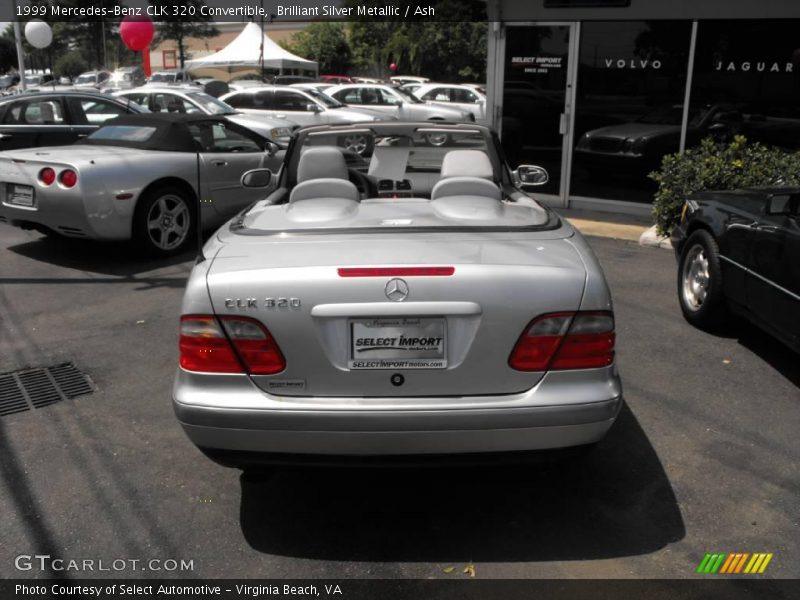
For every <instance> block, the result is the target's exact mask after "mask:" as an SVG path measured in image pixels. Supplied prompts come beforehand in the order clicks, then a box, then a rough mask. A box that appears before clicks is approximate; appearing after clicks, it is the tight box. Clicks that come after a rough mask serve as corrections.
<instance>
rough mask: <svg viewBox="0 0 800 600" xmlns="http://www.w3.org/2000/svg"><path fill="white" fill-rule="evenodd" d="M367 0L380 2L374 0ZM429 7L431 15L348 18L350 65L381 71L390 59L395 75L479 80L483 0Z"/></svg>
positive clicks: (448, 0)
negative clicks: (398, 18)
mask: <svg viewBox="0 0 800 600" xmlns="http://www.w3.org/2000/svg"><path fill="white" fill-rule="evenodd" d="M371 2H372V3H373V4H374V3H376V2H377V3H379V4H383V2H380V0H371ZM362 3H363V4H368V3H369V2H367V1H363V2H362ZM353 6H357V4H353ZM413 6H414V5H413V4H412V7H413ZM435 9H436V14H435V20H430V19H425V20H414V19H407V20H404V21H369V22H367V21H358V22H352V23H350V24H349V40H350V46H351V48H352V54H353V63H354V65H356V67H357V68H359V69H360V70H362V71H363V72H365V73H369V74H372V75H378V76H385V75H386V74H387V73H388V71H387V69H388V65H389V64H391V63H396V64H397V73H398V74H408V75H423V76H425V77H430V78H431V79H437V80H450V81H464V80H471V81H484V80H485V79H486V34H487V30H488V25H487V22H486V20H485V3H483V4H482V3H479V2H472V1H471V0H441V1H440V2H437V3H436V6H435ZM480 15H483V20H481V19H480Z"/></svg>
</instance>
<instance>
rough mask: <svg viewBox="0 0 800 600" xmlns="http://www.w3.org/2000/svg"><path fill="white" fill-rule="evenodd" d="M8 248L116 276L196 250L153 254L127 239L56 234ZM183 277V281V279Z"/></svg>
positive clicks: (187, 256) (59, 264) (152, 267)
mask: <svg viewBox="0 0 800 600" xmlns="http://www.w3.org/2000/svg"><path fill="white" fill-rule="evenodd" d="M8 250H9V252H14V253H15V254H18V255H20V256H24V257H26V258H30V259H33V260H36V261H39V262H44V263H49V264H51V265H54V266H57V267H65V268H69V269H77V270H81V271H86V272H89V273H99V274H103V275H113V276H115V277H132V276H134V275H136V274H138V273H147V272H150V271H155V270H157V269H163V268H165V267H171V266H174V265H178V264H181V263H185V262H187V261H191V260H192V259H193V258H194V257H195V254H196V252H195V249H194V248H193V247H192V248H190V249H188V250H186V251H185V252H181V253H180V254H176V255H174V256H168V257H165V258H153V257H149V256H146V255H144V254H142V252H141V251H140V250H138V249H137V248H136V247H135V246H134V245H133V244H130V243H124V242H97V241H93V240H76V239H70V238H63V237H57V236H43V237H41V238H40V239H37V240H34V241H30V242H25V243H23V244H17V245H16V246H9V248H8ZM182 281H183V282H185V279H183V280H182ZM100 282H102V280H100Z"/></svg>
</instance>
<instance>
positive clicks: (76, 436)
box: [0, 225, 800, 578]
mask: <svg viewBox="0 0 800 600" xmlns="http://www.w3.org/2000/svg"><path fill="white" fill-rule="evenodd" d="M590 241H591V244H592V245H593V247H594V248H595V251H596V252H597V254H598V256H599V257H600V260H601V262H602V264H603V266H604V268H605V271H606V275H607V277H608V280H609V283H610V285H611V287H612V292H613V296H614V301H615V311H616V317H617V335H618V360H619V365H620V370H621V373H622V376H623V382H624V386H625V396H626V403H627V406H626V408H625V409H624V410H623V412H622V414H621V416H620V419H619V420H618V422H617V423H616V425H615V426H614V428H613V429H612V431H611V432H610V434H609V436H608V437H607V439H606V440H604V441H603V442H602V444H601V445H600V446H599V447H598V448H597V449H596V450H595V451H594V453H592V454H591V455H590V456H588V457H586V458H584V459H583V460H580V461H574V462H566V463H544V464H536V465H526V466H508V467H503V468H480V467H473V468H462V469H437V470H430V469H414V470H396V469H390V470H317V469H306V470H298V469H279V470H278V471H276V472H275V473H274V474H273V475H272V476H271V477H266V478H259V479H248V478H244V477H242V476H241V475H240V473H239V472H238V471H234V470H229V469H225V468H222V467H219V466H217V465H215V464H213V463H212V462H210V461H209V460H207V459H206V458H205V457H203V456H202V455H201V454H200V453H199V452H198V451H197V450H196V449H195V448H194V447H193V446H192V445H191V444H190V442H189V441H188V440H187V439H186V438H185V437H184V435H183V432H182V431H181V429H180V427H179V426H178V424H177V422H176V421H175V419H174V416H173V414H172V408H171V406H170V390H171V384H172V375H173V371H174V368H175V363H176V352H177V335H176V328H177V327H176V325H177V317H178V312H179V308H180V300H181V296H182V293H183V285H184V280H185V277H186V275H187V274H188V272H189V269H190V267H191V263H192V258H193V256H192V255H191V254H189V255H185V256H182V257H179V258H177V259H174V260H171V261H166V262H164V261H161V262H148V261H143V260H141V259H140V258H138V257H137V256H135V255H134V254H133V253H132V251H131V250H129V249H128V248H127V247H125V246H116V245H101V244H95V243H82V242H74V241H67V240H51V239H47V238H44V237H42V236H41V235H40V234H37V233H33V232H23V231H20V230H17V229H12V228H10V227H8V226H6V225H0V373H4V372H9V371H12V370H15V369H21V368H25V367H41V366H48V365H54V364H59V363H63V362H72V363H74V364H75V365H76V366H77V367H78V368H79V369H81V370H82V371H84V372H85V373H87V374H88V375H89V376H90V377H91V380H92V381H93V383H94V385H95V386H96V392H95V393H93V394H91V395H86V396H81V397H79V398H76V399H74V400H68V401H64V402H60V403H57V404H53V405H50V406H46V407H43V408H40V409H37V410H32V411H27V412H21V413H18V414H13V415H8V416H3V417H0V477H2V485H0V505H2V506H3V507H4V509H3V510H2V511H0V531H2V532H3V544H2V545H0V575H2V576H3V577H19V576H22V577H29V576H37V577H42V576H48V575H51V574H52V573H50V572H48V571H47V570H44V571H39V570H37V569H33V570H31V571H24V572H20V571H17V570H15V567H14V562H15V560H14V559H15V557H16V556H18V555H20V554H50V555H52V556H54V557H61V558H64V559H67V560H69V559H102V560H104V561H112V560H114V559H143V560H147V559H151V558H158V559H177V560H181V559H183V560H191V561H193V567H194V568H193V570H192V571H191V572H183V573H181V572H163V571H162V572H157V573H153V572H140V571H138V570H133V569H130V570H123V571H121V572H115V573H111V574H110V575H115V576H122V577H136V576H156V577H162V576H175V577H177V576H181V575H183V576H190V577H275V578H282V577H295V578H306V577H332V578H356V577H363V578H366V577H419V578H430V577H436V578H465V577H469V576H470V573H469V569H467V571H468V572H467V573H465V572H464V569H465V567H468V566H470V565H472V566H473V567H474V573H475V575H476V576H477V577H486V578H505V577H508V578H539V577H548V578H552V577H556V578H558V577H598V578H600V577H602V578H614V577H623V578H624V577H645V578H650V577H653V578H655V577H670V578H692V577H698V575H696V574H695V570H696V568H697V566H698V564H699V563H700V561H701V559H702V558H703V556H704V554H705V553H706V552H750V553H752V552H771V553H773V554H774V558H773V559H772V562H771V563H770V565H769V567H768V569H767V571H766V573H765V575H764V577H798V576H800V545H799V542H800V531H799V527H798V514H799V513H798V510H797V509H798V506H800V483H798V482H800V472H799V471H800V467H798V465H800V461H798V458H800V437H799V436H798V434H797V432H798V431H800V417H799V415H800V411H799V410H798V408H800V368H798V359H797V355H794V354H792V353H791V352H790V351H789V350H787V349H785V348H783V347H782V346H780V345H779V344H778V343H777V342H774V341H772V339H771V338H769V337H767V336H765V335H763V334H762V333H760V332H759V331H758V330H756V329H754V328H752V327H750V326H748V325H745V324H736V325H734V326H732V327H731V328H730V329H729V331H726V332H724V333H723V334H720V335H710V334H708V333H704V332H701V331H698V330H696V329H693V328H692V327H690V326H689V325H688V324H686V323H685V322H684V321H683V319H682V317H681V316H680V312H679V310H678V306H677V302H676V299H675V294H674V281H673V280H674V274H675V262H674V259H673V257H672V254H671V253H670V252H668V251H666V250H663V249H654V248H642V247H640V246H638V245H636V244H634V243H631V242H626V241H620V240H612V239H605V238H590ZM62 575H64V574H62ZM67 575H69V574H67ZM84 575H93V574H91V573H84ZM94 575H96V576H108V575H109V574H108V573H95V574H94ZM72 576H75V577H77V576H78V575H77V574H73V575H72ZM706 577H708V576H706Z"/></svg>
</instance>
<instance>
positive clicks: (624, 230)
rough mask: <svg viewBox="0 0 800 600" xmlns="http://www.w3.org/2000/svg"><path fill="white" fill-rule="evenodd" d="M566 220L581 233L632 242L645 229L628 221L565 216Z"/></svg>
mask: <svg viewBox="0 0 800 600" xmlns="http://www.w3.org/2000/svg"><path fill="white" fill-rule="evenodd" d="M567 220H568V221H569V222H570V223H572V225H573V226H574V227H575V228H576V229H577V230H578V231H580V232H581V233H582V234H583V235H594V236H598V237H610V238H616V239H620V240H629V241H632V242H638V241H639V239H640V238H641V237H642V235H644V233H643V232H644V230H645V228H644V227H643V226H642V225H631V224H628V223H610V222H607V221H595V220H592V219H581V218H576V217H567Z"/></svg>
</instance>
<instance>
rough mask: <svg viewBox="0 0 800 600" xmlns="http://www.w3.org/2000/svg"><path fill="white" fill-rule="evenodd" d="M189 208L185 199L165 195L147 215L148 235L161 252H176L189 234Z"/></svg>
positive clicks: (154, 204)
mask: <svg viewBox="0 0 800 600" xmlns="http://www.w3.org/2000/svg"><path fill="white" fill-rule="evenodd" d="M189 219H190V216H189V207H188V206H187V205H186V202H184V200H183V198H181V197H180V196H176V195H175V194H165V195H164V196H161V197H160V198H159V199H158V200H156V201H155V202H154V203H153V205H152V206H151V207H150V211H149V212H148V213H147V234H148V235H149V236H150V240H151V241H152V242H153V245H155V246H156V248H158V249H159V250H174V249H175V248H177V247H178V246H180V245H181V244H182V243H183V242H184V240H185V239H186V236H187V235H188V233H189Z"/></svg>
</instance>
